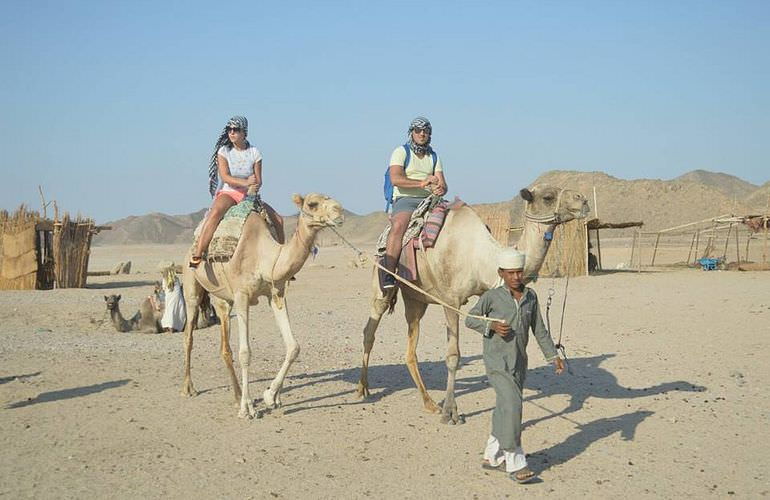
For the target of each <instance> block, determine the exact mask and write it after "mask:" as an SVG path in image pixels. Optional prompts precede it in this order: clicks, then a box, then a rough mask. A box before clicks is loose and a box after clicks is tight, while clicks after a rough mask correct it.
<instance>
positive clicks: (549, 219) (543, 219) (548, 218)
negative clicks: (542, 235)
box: [524, 188, 565, 239]
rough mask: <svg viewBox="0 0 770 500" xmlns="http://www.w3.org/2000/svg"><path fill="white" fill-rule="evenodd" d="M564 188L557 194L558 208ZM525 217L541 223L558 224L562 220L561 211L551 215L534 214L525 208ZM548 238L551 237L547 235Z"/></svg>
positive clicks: (557, 208) (557, 207)
mask: <svg viewBox="0 0 770 500" xmlns="http://www.w3.org/2000/svg"><path fill="white" fill-rule="evenodd" d="M564 190H565V188H562V189H560V190H559V194H558V195H556V210H559V206H560V205H561V196H562V194H564ZM527 204H529V203H527ZM524 217H525V218H526V219H527V220H528V221H532V222H538V223H540V224H548V223H553V224H558V223H559V222H561V216H560V215H559V212H554V213H552V214H550V215H534V214H533V213H531V212H530V211H529V210H525V211H524ZM546 239H549V238H548V237H547V236H546Z"/></svg>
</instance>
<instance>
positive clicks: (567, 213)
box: [519, 184, 590, 224]
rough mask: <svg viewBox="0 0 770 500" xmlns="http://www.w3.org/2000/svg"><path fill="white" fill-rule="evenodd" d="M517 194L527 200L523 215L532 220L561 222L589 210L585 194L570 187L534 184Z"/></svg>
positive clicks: (581, 216) (585, 214)
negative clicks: (562, 187)
mask: <svg viewBox="0 0 770 500" xmlns="http://www.w3.org/2000/svg"><path fill="white" fill-rule="evenodd" d="M519 194H521V197H522V198H524V201H526V202H527V204H526V208H525V210H524V215H525V216H526V218H527V219H528V220H531V221H533V222H542V223H554V224H561V223H562V222H567V221H570V220H572V219H582V218H583V217H585V216H587V215H588V212H589V211H590V208H589V206H588V201H587V200H586V198H585V196H583V195H582V194H580V193H578V192H577V191H573V190H572V189H561V188H557V187H554V186H549V185H548V184H536V185H534V186H532V187H531V188H529V189H526V188H525V189H522V190H521V191H520V192H519Z"/></svg>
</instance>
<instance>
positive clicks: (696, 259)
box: [692, 231, 700, 265]
mask: <svg viewBox="0 0 770 500" xmlns="http://www.w3.org/2000/svg"><path fill="white" fill-rule="evenodd" d="M698 245H700V231H695V254H694V255H693V256H692V259H693V265H695V264H696V263H697V261H698Z"/></svg>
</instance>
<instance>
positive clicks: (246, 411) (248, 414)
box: [238, 404, 257, 420]
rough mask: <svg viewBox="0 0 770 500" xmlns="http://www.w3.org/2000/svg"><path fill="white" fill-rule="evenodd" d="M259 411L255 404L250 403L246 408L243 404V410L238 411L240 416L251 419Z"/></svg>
mask: <svg viewBox="0 0 770 500" xmlns="http://www.w3.org/2000/svg"><path fill="white" fill-rule="evenodd" d="M256 414H257V412H256V411H255V410H254V405H253V404H249V405H246V407H245V408H244V407H243V406H241V411H239V412H238V418H246V419H249V420H251V419H252V418H254V417H255V416H256Z"/></svg>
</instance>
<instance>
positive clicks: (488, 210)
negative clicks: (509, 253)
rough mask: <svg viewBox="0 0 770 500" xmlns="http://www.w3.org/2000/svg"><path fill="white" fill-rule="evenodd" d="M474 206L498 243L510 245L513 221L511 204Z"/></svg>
mask: <svg viewBox="0 0 770 500" xmlns="http://www.w3.org/2000/svg"><path fill="white" fill-rule="evenodd" d="M472 208H473V210H474V212H476V213H477V214H478V216H479V217H480V218H481V220H482V221H484V224H486V225H487V227H488V228H489V232H490V233H492V236H493V237H494V238H495V239H496V240H497V241H498V243H500V244H501V245H506V246H508V244H509V238H510V234H511V226H512V222H513V221H512V216H511V208H510V206H509V205H508V204H507V203H490V204H486V205H473V206H472Z"/></svg>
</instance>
